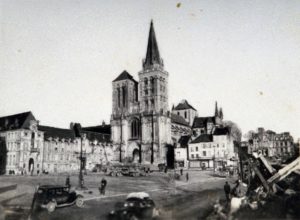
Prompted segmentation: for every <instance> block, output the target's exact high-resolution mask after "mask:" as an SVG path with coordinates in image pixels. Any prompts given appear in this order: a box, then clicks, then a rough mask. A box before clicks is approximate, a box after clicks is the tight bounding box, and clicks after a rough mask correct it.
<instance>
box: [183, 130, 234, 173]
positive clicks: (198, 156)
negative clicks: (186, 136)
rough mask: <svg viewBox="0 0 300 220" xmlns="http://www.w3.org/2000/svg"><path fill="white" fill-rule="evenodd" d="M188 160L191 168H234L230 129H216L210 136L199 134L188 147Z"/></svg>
mask: <svg viewBox="0 0 300 220" xmlns="http://www.w3.org/2000/svg"><path fill="white" fill-rule="evenodd" d="M188 159H189V162H190V164H189V167H191V168H199V167H201V168H217V167H224V166H230V165H232V166H236V162H235V161H236V160H237V153H236V152H235V151H234V140H233V138H232V137H231V135H230V128H228V127H216V128H215V129H214V131H213V133H212V134H207V133H204V134H200V135H199V136H198V137H197V138H196V139H194V140H192V141H191V142H190V143H189V145H188Z"/></svg>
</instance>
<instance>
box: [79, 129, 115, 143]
mask: <svg viewBox="0 0 300 220" xmlns="http://www.w3.org/2000/svg"><path fill="white" fill-rule="evenodd" d="M82 133H84V134H86V138H87V139H88V140H90V141H94V140H97V141H99V142H110V135H109V134H101V133H97V132H91V131H82Z"/></svg>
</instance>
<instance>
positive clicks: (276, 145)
mask: <svg viewBox="0 0 300 220" xmlns="http://www.w3.org/2000/svg"><path fill="white" fill-rule="evenodd" d="M247 141H248V143H249V149H248V153H250V154H251V153H253V152H257V153H259V154H263V155H264V156H265V157H268V158H274V159H282V160H285V159H288V158H291V157H293V156H294V155H295V154H296V152H295V143H294V140H293V137H292V136H291V135H290V133H289V132H283V133H276V132H274V131H271V130H265V129H264V128H258V129H257V132H250V133H249V137H248V140H247Z"/></svg>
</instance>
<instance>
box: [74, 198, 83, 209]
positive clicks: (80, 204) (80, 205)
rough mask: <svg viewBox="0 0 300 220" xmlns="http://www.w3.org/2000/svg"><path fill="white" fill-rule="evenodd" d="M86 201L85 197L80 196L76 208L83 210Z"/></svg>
mask: <svg viewBox="0 0 300 220" xmlns="http://www.w3.org/2000/svg"><path fill="white" fill-rule="evenodd" d="M83 204H84V201H83V197H82V196H78V197H77V199H76V206H77V207H79V208H81V207H83Z"/></svg>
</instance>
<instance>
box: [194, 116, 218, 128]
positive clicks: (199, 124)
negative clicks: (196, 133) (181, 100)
mask: <svg viewBox="0 0 300 220" xmlns="http://www.w3.org/2000/svg"><path fill="white" fill-rule="evenodd" d="M208 122H211V123H213V124H215V123H216V118H215V117H195V118H194V122H193V128H203V127H206V124H207V123H208Z"/></svg>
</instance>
